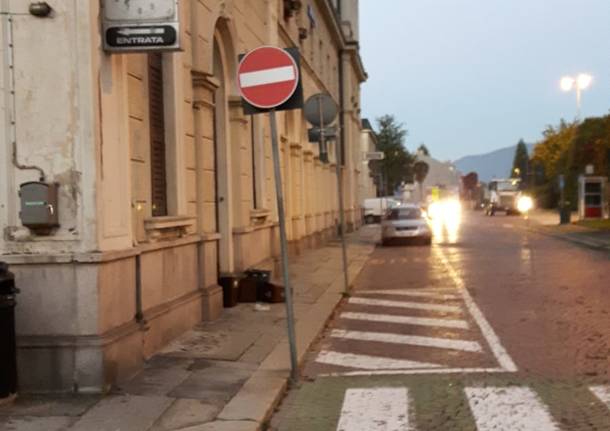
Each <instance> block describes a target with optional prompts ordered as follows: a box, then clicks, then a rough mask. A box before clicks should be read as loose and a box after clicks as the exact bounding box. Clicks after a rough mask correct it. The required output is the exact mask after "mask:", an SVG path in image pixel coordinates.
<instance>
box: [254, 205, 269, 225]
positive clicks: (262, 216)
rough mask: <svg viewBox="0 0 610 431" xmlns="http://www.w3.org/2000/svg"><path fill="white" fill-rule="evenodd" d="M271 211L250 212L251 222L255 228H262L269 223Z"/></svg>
mask: <svg viewBox="0 0 610 431" xmlns="http://www.w3.org/2000/svg"><path fill="white" fill-rule="evenodd" d="M270 215H271V211H270V210H268V209H264V208H261V209H255V210H251V211H250V222H251V223H252V225H253V226H260V225H262V224H265V223H267V221H268V219H269V216H270Z"/></svg>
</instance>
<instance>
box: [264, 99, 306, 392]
mask: <svg viewBox="0 0 610 431" xmlns="http://www.w3.org/2000/svg"><path fill="white" fill-rule="evenodd" d="M269 120H270V122H271V146H272V149H273V171H274V173H275V195H276V199H277V212H278V218H279V222H280V248H281V254H282V272H283V276H284V292H285V297H286V320H287V321H288V344H289V346H290V365H291V369H290V380H291V382H292V383H296V382H297V381H298V379H299V373H298V368H299V364H298V361H297V347H296V335H295V330H294V310H293V306H292V290H291V288H290V272H289V269H288V243H287V240H286V217H285V214H284V194H283V192H282V172H281V170H280V149H279V145H278V139H277V123H276V118H275V109H271V110H270V111H269Z"/></svg>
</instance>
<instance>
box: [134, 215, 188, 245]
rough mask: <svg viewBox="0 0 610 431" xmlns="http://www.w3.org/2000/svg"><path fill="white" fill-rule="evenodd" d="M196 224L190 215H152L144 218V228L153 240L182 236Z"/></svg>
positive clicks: (150, 239)
mask: <svg viewBox="0 0 610 431" xmlns="http://www.w3.org/2000/svg"><path fill="white" fill-rule="evenodd" d="M194 224H195V218H194V217H190V216H164V217H150V218H147V219H146V220H144V229H145V230H146V233H147V234H148V239H149V241H151V242H156V241H164V240H171V239H176V238H182V237H184V236H186V235H188V233H189V229H190V228H191V227H193V225H194Z"/></svg>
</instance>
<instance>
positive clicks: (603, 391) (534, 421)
mask: <svg viewBox="0 0 610 431" xmlns="http://www.w3.org/2000/svg"><path fill="white" fill-rule="evenodd" d="M589 390H590V391H591V393H593V394H594V395H595V396H596V397H598V398H599V399H600V400H602V401H603V402H604V403H605V404H606V405H607V407H608V409H610V399H609V398H610V386H594V387H590V388H589ZM463 396H464V398H465V399H466V401H467V403H468V406H469V411H470V414H471V418H472V420H473V422H474V424H475V426H476V429H477V430H478V431H559V430H560V429H562V428H561V427H560V426H559V425H558V423H559V421H556V420H555V419H554V418H553V416H552V413H551V412H550V409H549V407H548V406H547V405H546V404H545V402H544V401H543V400H542V399H541V398H540V397H539V395H538V394H537V393H536V392H535V391H534V390H533V389H531V388H529V387H527V386H506V387H502V386H491V387H488V386H484V387H481V386H471V387H466V388H464V389H463ZM410 398H411V392H410V390H409V388H407V387H373V388H348V389H347V390H346V391H345V392H344V396H343V401H342V406H341V410H340V413H339V418H338V423H337V428H336V430H337V431H348V430H349V431H405V430H409V431H417V429H418V428H417V418H418V412H417V409H416V408H415V405H416V404H415V403H413V400H411V399H410ZM435 411H436V410H435ZM602 420H603V419H602ZM604 425H605V423H604ZM604 425H602V426H604ZM444 426H445V428H444V429H458V428H457V424H454V425H453V426H454V427H455V428H451V426H452V425H451V424H450V423H446V424H444ZM462 426H464V424H462ZM591 426H593V425H592V424H591ZM459 429H462V427H460V428H459ZM468 429H470V427H468ZM595 429H602V428H595ZM604 429H607V428H604Z"/></svg>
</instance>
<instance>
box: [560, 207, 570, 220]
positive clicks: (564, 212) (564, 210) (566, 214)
mask: <svg viewBox="0 0 610 431" xmlns="http://www.w3.org/2000/svg"><path fill="white" fill-rule="evenodd" d="M571 218H572V209H571V208H570V206H569V205H564V206H561V207H559V224H570V223H571V222H572V220H571Z"/></svg>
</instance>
